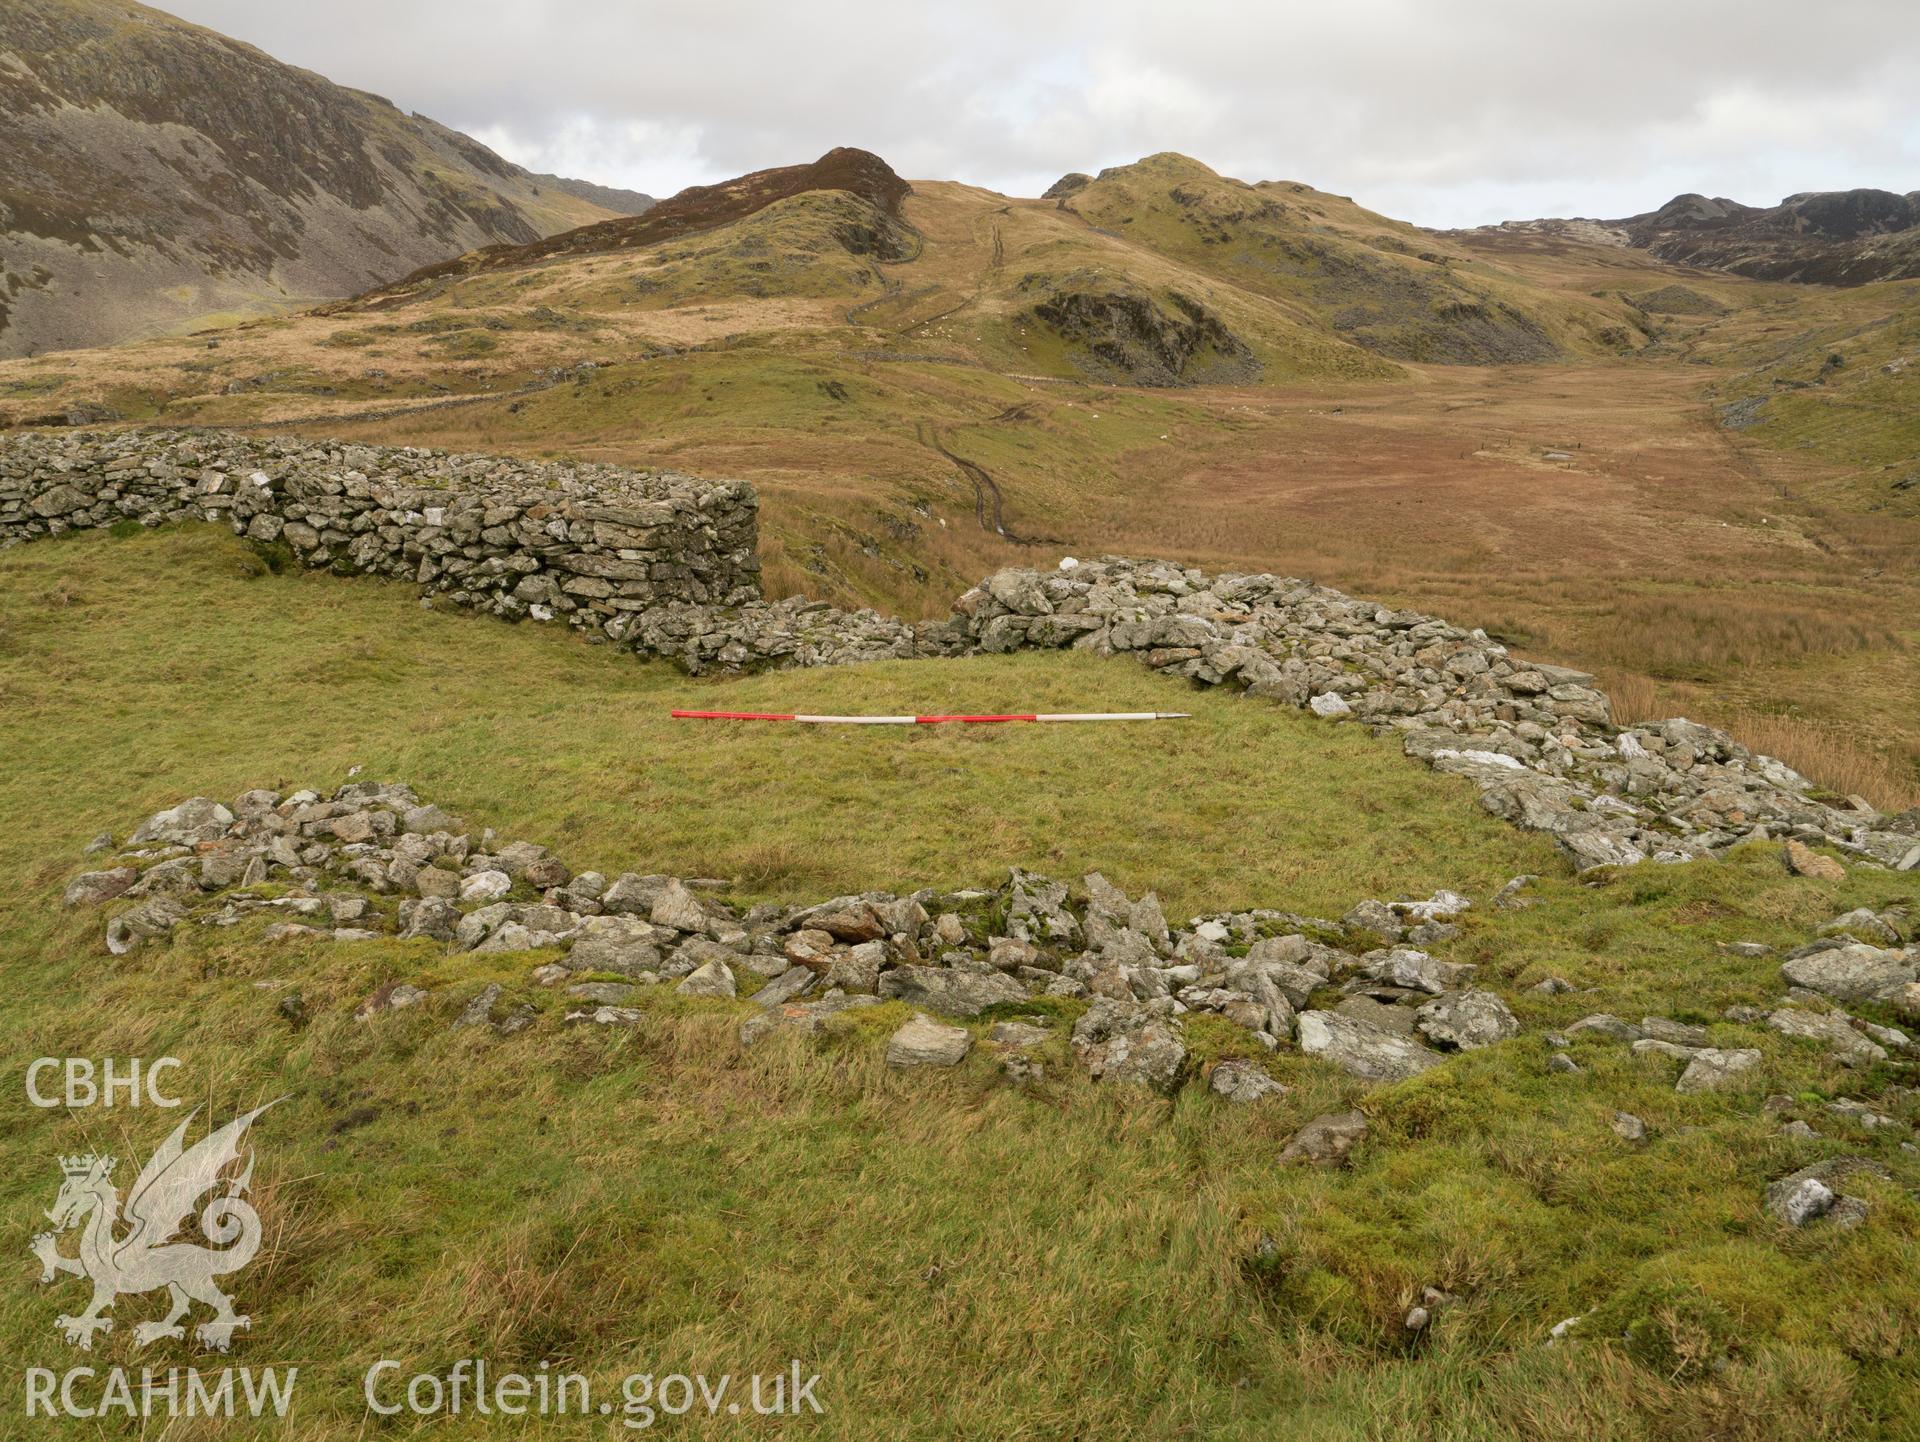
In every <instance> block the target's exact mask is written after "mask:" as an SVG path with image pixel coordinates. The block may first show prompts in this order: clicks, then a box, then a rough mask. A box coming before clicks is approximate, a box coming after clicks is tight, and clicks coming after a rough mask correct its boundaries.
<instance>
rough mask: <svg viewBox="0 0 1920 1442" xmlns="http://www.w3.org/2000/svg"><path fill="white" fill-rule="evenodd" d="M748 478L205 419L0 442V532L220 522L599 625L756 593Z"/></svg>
mask: <svg viewBox="0 0 1920 1442" xmlns="http://www.w3.org/2000/svg"><path fill="white" fill-rule="evenodd" d="M757 507H758V499H757V497H756V496H755V494H754V491H753V488H752V487H751V486H749V485H748V484H746V483H745V482H744V481H705V480H696V479H694V478H693V477H690V476H682V475H675V474H671V473H664V472H660V473H641V472H635V471H629V470H623V469H621V468H619V467H615V466H568V465H555V464H544V463H541V462H536V461H524V460H513V459H507V458H503V457H500V456H470V455H450V454H448V453H446V452H444V451H437V450H426V449H418V448H414V447H405V448H394V447H384V446H365V445H346V444H338V443H326V442H316V441H304V440H297V439H291V438H284V437H282V438H253V437H246V436H238V435H233V434H231V433H221V432H202V431H153V430H124V431H81V432H75V433H65V434H40V433H23V434H20V435H15V436H9V437H4V438H0V545H5V544H13V543H17V542H20V541H27V540H32V539H35V538H36V537H41V536H49V535H58V534H60V533H61V532H64V531H71V530H79V529H83V528H86V527H91V526H108V525H113V524H115V523H117V522H120V521H127V520H132V521H138V522H141V523H144V524H159V523H160V522H163V521H174V520H205V521H218V522H224V523H226V524H229V525H231V526H232V528H233V529H234V531H236V532H237V533H239V534H241V535H244V536H247V537H249V538H250V539H252V540H254V541H257V542H259V543H261V544H263V545H269V546H284V547H286V548H287V549H288V550H289V551H291V552H292V554H293V555H294V556H295V557H296V558H297V559H298V560H299V561H300V563H301V564H303V565H305V566H309V567H315V568H325V569H330V570H334V571H338V572H342V573H370V574H374V575H382V576H393V577H400V578H403V579H406V580H411V581H413V582H415V583H417V584H418V585H419V586H420V587H421V588H422V589H423V590H424V591H427V592H431V593H438V594H442V595H444V596H445V597H446V598H447V599H448V600H450V601H451V602H453V603H454V604H457V605H461V606H465V607H469V608H472V609H475V610H483V611H487V612H490V613H493V614H495V615H499V616H504V617H507V618H510V619H519V618H522V617H532V618H534V619H538V620H553V619H564V620H566V621H568V622H570V623H571V624H573V625H576V626H581V627H586V628H590V629H593V630H595V631H602V630H605V629H606V628H607V626H608V625H609V623H611V622H613V621H615V620H617V619H618V618H619V617H621V616H622V615H625V614H628V613H631V612H633V611H639V610H649V609H653V608H655V607H659V606H665V605H671V604H693V605H726V604H733V603H739V602H745V601H750V600H755V599H757V598H758V597H759V594H760V586H759V578H760V562H759V557H758V550H757V539H758V536H757V515H756V512H757Z"/></svg>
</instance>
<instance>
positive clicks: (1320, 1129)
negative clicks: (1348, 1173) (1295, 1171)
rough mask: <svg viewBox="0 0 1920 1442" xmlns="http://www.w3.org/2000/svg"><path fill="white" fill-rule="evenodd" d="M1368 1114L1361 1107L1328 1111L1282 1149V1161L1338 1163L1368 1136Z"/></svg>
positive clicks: (1283, 1163)
mask: <svg viewBox="0 0 1920 1442" xmlns="http://www.w3.org/2000/svg"><path fill="white" fill-rule="evenodd" d="M1366 1135H1367V1118H1366V1116H1365V1114H1364V1113H1362V1112H1358V1111H1345V1112H1327V1113H1325V1114H1324V1115H1322V1116H1317V1117H1315V1118H1314V1119H1313V1120H1312V1121H1310V1122H1308V1123H1307V1124H1306V1125H1305V1126H1303V1127H1302V1128H1300V1130H1299V1131H1297V1132H1295V1133H1294V1134H1293V1139H1292V1140H1291V1141H1289V1142H1288V1143H1287V1145H1286V1147H1285V1148H1284V1149H1283V1150H1282V1151H1281V1153H1280V1165H1281V1166H1283V1167H1289V1166H1316V1167H1335V1166H1339V1165H1340V1164H1341V1163H1343V1162H1344V1161H1346V1159H1347V1153H1348V1152H1351V1151H1352V1150H1353V1149H1354V1147H1355V1146H1357V1145H1358V1144H1359V1143H1360V1142H1361V1141H1363V1140H1364V1139H1365V1138H1366Z"/></svg>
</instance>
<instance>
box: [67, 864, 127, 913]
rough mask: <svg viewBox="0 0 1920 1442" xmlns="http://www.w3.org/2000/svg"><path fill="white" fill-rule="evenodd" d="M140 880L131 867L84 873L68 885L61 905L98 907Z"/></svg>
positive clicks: (117, 867)
mask: <svg viewBox="0 0 1920 1442" xmlns="http://www.w3.org/2000/svg"><path fill="white" fill-rule="evenodd" d="M139 879H140V872H139V871H138V870H137V869H136V868H134V867H131V866H116V867H114V868H113V869H112V870H110V871H83V872H81V873H80V874H79V875H78V876H76V877H74V878H73V880H72V881H69V882H68V883H67V889H66V891H65V893H64V894H62V896H61V898H60V904H61V905H62V906H98V905H99V904H100V903H101V902H103V901H112V900H113V898H114V897H116V896H119V895H120V894H121V893H122V892H124V891H125V890H126V889H127V888H128V887H129V886H132V885H133V884H134V882H136V881H138V880H139Z"/></svg>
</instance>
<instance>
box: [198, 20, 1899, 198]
mask: <svg viewBox="0 0 1920 1442" xmlns="http://www.w3.org/2000/svg"><path fill="white" fill-rule="evenodd" d="M174 8H175V10H176V11H177V12H178V13H180V14H182V15H184V16H185V17H186V18H188V19H191V20H194V21H197V22H199V23H201V24H205V25H209V26H211V27H213V28H214V29H217V30H221V31H223V32H225V33H227V34H230V35H234V36H236V37H237V38H240V39H243V40H247V41H249V42H251V43H253V44H256V45H259V46H260V47H261V48H263V49H265V50H268V51H270V52H271V53H273V54H275V55H277V56H278V57H279V58H281V59H283V60H287V61H290V62H292V63H294V64H299V65H304V66H306V67H308V68H310V69H314V70H318V71H320V72H321V73H323V74H325V75H327V76H329V77H331V78H332V79H334V80H337V81H340V82H341V83H343V84H349V85H356V86H359V87H361V88H364V89H369V90H374V91H377V92H379V93H380V94H383V95H386V96H387V97H388V98H390V99H392V100H393V101H394V102H395V103H397V104H400V105H404V106H406V107H407V108H409V109H414V110H420V111H423V112H425V113H426V114H429V115H432V116H433V117H435V118H436V119H439V120H442V121H445V122H446V123H448V124H450V125H455V126H458V127H460V128H462V129H465V130H469V131H472V132H473V133H475V134H478V135H480V136H481V137H482V138H483V139H486V140H488V141H489V143H492V144H495V145H496V146H497V147H499V148H501V149H502V150H503V151H504V152H505V153H507V154H509V155H511V156H512V158H514V159H516V160H520V161H522V162H523V163H526V164H529V165H533V166H535V167H536V168H540V169H558V170H562V171H566V172H568V173H574V174H580V175H582V176H584V177H585V178H587V179H592V180H598V181H601V182H604V183H608V184H619V185H629V186H634V187H637V188H639V189H643V190H649V191H653V192H654V193H670V192H671V191H673V190H676V189H678V188H679V187H680V186H682V185H686V184H690V183H694V182H698V181H711V180H717V179H721V178H724V177H726V176H729V175H734V174H738V173H739V172H741V171H744V170H751V169H756V168H758V167H761V166H766V165H779V164H787V163H791V162H793V161H798V160H805V159H811V158H812V157H813V156H815V155H817V154H819V153H820V152H821V151H823V150H825V149H827V148H828V147H830V146H833V145H840V144H851V145H862V146H865V147H867V148H869V149H872V150H876V151H878V152H879V153H880V154H882V155H884V156H886V157H887V159H888V160H889V161H891V162H892V163H893V164H894V166H895V167H896V168H897V169H899V170H900V171H901V172H902V173H904V174H907V175H909V176H916V177H925V178H939V179H958V180H967V181H972V182H975V183H977V184H982V185H987V186H991V187H993V188H994V189H997V190H1003V191H1008V192H1011V193H1016V194H1033V193H1036V192H1037V191H1038V190H1039V189H1040V188H1041V187H1043V186H1045V185H1046V184H1047V183H1048V182H1050V181H1051V180H1052V179H1053V178H1054V177H1056V176H1057V175H1058V174H1060V173H1061V172H1062V171H1065V170H1070V169H1077V170H1085V169H1095V168H1098V167H1099V166H1102V165H1110V164H1116V163H1120V162H1124V161H1127V160H1131V159H1134V158H1137V157H1138V156H1140V155H1142V154H1146V153H1149V152H1151V151H1155V150H1181V151H1185V152H1187V153H1188V154H1191V155H1195V156H1197V157H1199V158H1200V159H1203V160H1205V161H1207V162H1208V163H1209V164H1211V165H1213V166H1214V167H1215V168H1217V169H1219V170H1222V171H1224V172H1226V173H1228V174H1234V175H1239V176H1242V177H1245V178H1248V179H1294V180H1304V181H1307V182H1309V183H1311V184H1314V185H1318V186H1321V187H1323V188H1325V189H1329V190H1335V191H1339V192H1341V193H1343V194H1352V195H1354V196H1355V197H1356V198H1358V199H1359V200H1361V201H1362V202H1363V203H1364V204H1367V205H1370V206H1372V207H1373V208H1375V209H1377V210H1382V211H1385V212H1387V213H1389V214H1394V215H1398V216H1402V217H1404V218H1407V219H1411V220H1417V221H1420V222H1422V223H1425V224H1434V225H1454V224H1473V223H1478V222H1482V221H1489V220H1497V219H1502V218H1507V217H1513V216H1530V215H1541V214H1570V213H1571V214H1586V215H1619V214H1628V213H1632V212H1635V211H1639V210H1645V209H1649V208H1651V207H1653V206H1655V205H1657V204H1659V203H1660V202H1662V201H1664V200H1665V199H1667V198H1668V196H1670V195H1672V194H1674V193H1675V192H1676V191H1680V190H1703V191H1707V192H1709V193H1714V194H1728V195H1734V196H1736V197H1738V198H1741V199H1745V200H1748V201H1751V202H1756V203H1758V202H1770V201H1774V200H1777V199H1779V198H1780V197H1781V196H1782V195H1784V194H1786V193H1788V192H1791V191H1795V190H1804V189H1814V188H1830V187H1841V186H1850V185H1880V186H1884V187H1887V188H1889V189H1895V190H1902V191H1905V190H1911V189H1914V188H1916V187H1920V100H1916V97H1917V96H1920V26H1915V25H1914V24H1913V23H1912V12H1911V8H1910V5H1909V4H1908V3H1907V0H1834V3H1828V4H1825V5H1823V6H1821V7H1820V10H1819V13H1818V16H1817V17H1810V16H1809V15H1808V13H1807V10H1806V7H1805V6H1804V5H1803V4H1798V3H1796V4H1787V3H1782V0H1748V3H1741V4H1730V3H1722V0H1704V3H1686V0H1664V3H1655V0H1614V3H1611V4H1608V5H1606V6H1575V5H1554V4H1542V3H1539V0H1529V3H1520V0H1460V3H1452V4H1436V3H1430V0H1429V3H1412V0H1355V3H1348V4H1344V5H1341V6H1338V7H1334V6H1325V5H1303V4H1280V5H1266V6H1257V5H1252V4H1248V3H1244V0H1240V3H1234V0H1183V3H1133V0H1116V3H1107V4H1096V3H1092V0H1061V3H1045V0H1041V3H1033V0H1026V3H1013V0H977V3H972V4H968V5H964V6H952V5H943V6H924V5H923V6H915V5H912V4H906V5H902V4H900V3H898V0H893V3H889V4H885V5H880V4H828V5H816V6H797V5H792V4H772V3H765V0H747V3H734V4H721V3H708V4H688V3H674V4H644V5H636V4H631V3H626V0H568V3H564V4H562V3H557V0H546V3H529V0H513V3H503V0H465V3H457V0H333V3H331V4H328V5H326V6H324V7H322V6H313V5H305V4H300V5H296V4H294V3H291V0H175V4H174Z"/></svg>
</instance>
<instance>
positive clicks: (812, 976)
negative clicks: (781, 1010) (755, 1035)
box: [752, 966, 820, 1009]
mask: <svg viewBox="0 0 1920 1442" xmlns="http://www.w3.org/2000/svg"><path fill="white" fill-rule="evenodd" d="M819 979H820V975H819V973H818V972H816V971H813V970H811V969H810V968H808V967H804V966H794V967H789V968H788V969H787V970H785V971H783V972H781V973H780V974H779V975H778V976H776V977H773V978H772V979H771V980H769V981H768V982H767V984H766V985H765V986H763V987H761V988H760V990H758V991H756V992H755V993H754V994H753V997H752V1001H753V1004H754V1005H755V1006H758V1007H761V1008H763V1009H769V1008H772V1007H776V1006H781V1005H784V1004H785V1003H787V1002H790V1001H792V1000H793V999H794V998H795V997H797V996H799V995H801V994H802V993H804V992H805V991H807V990H808V989H809V988H810V987H812V985H813V984H814V983H815V982H816V981H818V980H819Z"/></svg>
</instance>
